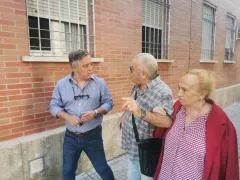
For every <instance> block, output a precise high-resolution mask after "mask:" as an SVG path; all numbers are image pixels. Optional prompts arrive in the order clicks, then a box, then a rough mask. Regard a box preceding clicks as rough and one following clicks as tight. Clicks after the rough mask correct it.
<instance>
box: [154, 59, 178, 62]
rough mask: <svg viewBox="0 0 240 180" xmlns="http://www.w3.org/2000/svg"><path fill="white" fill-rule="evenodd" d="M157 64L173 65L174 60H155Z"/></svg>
mask: <svg viewBox="0 0 240 180" xmlns="http://www.w3.org/2000/svg"><path fill="white" fill-rule="evenodd" d="M157 62H158V63H174V60H169V59H157Z"/></svg>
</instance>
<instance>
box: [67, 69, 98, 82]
mask: <svg viewBox="0 0 240 180" xmlns="http://www.w3.org/2000/svg"><path fill="white" fill-rule="evenodd" d="M93 76H94V75H92V76H91V77H90V79H89V80H94V78H93ZM89 80H88V81H89ZM69 82H70V83H75V84H77V81H76V80H75V79H74V77H73V72H72V73H71V74H70V76H69Z"/></svg>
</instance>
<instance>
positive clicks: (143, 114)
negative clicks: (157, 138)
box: [140, 109, 147, 119]
mask: <svg viewBox="0 0 240 180" xmlns="http://www.w3.org/2000/svg"><path fill="white" fill-rule="evenodd" d="M146 114H147V112H146V111H144V110H143V109H141V116H140V119H143V118H145V117H146Z"/></svg>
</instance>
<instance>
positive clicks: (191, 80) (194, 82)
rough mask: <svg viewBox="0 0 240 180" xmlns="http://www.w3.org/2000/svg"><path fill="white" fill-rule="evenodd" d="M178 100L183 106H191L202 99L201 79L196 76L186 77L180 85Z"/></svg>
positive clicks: (181, 80)
mask: <svg viewBox="0 0 240 180" xmlns="http://www.w3.org/2000/svg"><path fill="white" fill-rule="evenodd" d="M178 87H179V90H178V95H177V96H178V99H179V101H180V102H181V104H182V105H183V106H191V105H193V104H194V103H196V102H198V101H199V100H201V98H202V93H201V92H200V87H199V79H198V77H197V76H196V75H192V74H186V75H184V76H183V77H182V78H181V79H180V81H179V84H178Z"/></svg>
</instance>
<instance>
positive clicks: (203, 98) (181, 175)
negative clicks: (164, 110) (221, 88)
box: [154, 69, 239, 180]
mask: <svg viewBox="0 0 240 180" xmlns="http://www.w3.org/2000/svg"><path fill="white" fill-rule="evenodd" d="M213 88H214V82H213V78H212V76H211V75H210V74H209V72H207V71H205V70H203V69H193V70H191V71H189V72H188V73H187V74H186V75H184V76H183V77H182V78H181V79H180V82H179V92H178V101H177V102H176V103H175V105H174V113H173V123H172V126H171V128H169V130H168V131H167V133H166V135H165V145H164V150H163V152H162V154H161V157H160V160H159V163H158V166H157V169H156V173H155V177H154V180H239V167H238V149H237V136H236V131H235V128H234V126H233V124H232V123H231V121H230V120H229V119H228V117H227V115H226V114H225V113H224V112H223V110H222V109H221V108H220V107H219V106H217V105H216V104H215V103H214V102H213V101H212V100H210V99H209V95H210V94H211V92H212V90H213ZM154 111H156V112H157V111H159V110H157V109H155V110H154Z"/></svg>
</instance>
